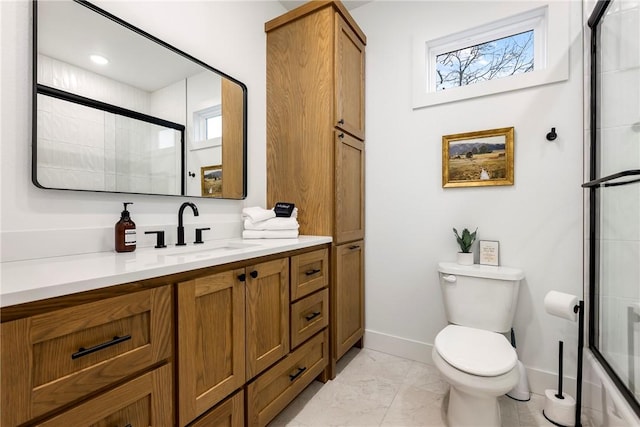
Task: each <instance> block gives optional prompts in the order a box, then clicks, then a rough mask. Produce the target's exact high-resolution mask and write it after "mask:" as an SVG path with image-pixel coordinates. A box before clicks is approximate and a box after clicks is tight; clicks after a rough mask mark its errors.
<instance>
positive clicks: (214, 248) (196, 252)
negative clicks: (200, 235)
mask: <svg viewBox="0 0 640 427" xmlns="http://www.w3.org/2000/svg"><path fill="white" fill-rule="evenodd" d="M258 246H260V245H259V244H257V243H242V242H222V243H220V244H218V245H216V244H207V245H206V246H204V247H200V248H193V247H185V248H175V249H173V250H172V251H171V252H170V253H165V254H163V255H165V256H170V257H181V256H192V257H195V258H207V257H210V256H211V255H218V254H220V253H221V252H222V253H223V252H229V251H237V250H241V249H249V248H255V247H258Z"/></svg>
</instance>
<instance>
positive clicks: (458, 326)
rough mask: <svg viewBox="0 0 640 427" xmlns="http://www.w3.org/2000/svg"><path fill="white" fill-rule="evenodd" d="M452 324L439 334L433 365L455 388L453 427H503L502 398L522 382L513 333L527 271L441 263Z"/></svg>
mask: <svg viewBox="0 0 640 427" xmlns="http://www.w3.org/2000/svg"><path fill="white" fill-rule="evenodd" d="M438 271H439V276H440V287H441V289H442V297H443V300H444V307H445V312H446V315H447V321H448V322H449V325H448V326H446V327H445V328H444V329H443V330H442V331H440V332H439V333H438V335H437V336H436V339H435V342H434V346H433V352H432V357H433V363H434V364H435V366H436V367H437V368H438V370H439V371H440V374H441V375H442V376H443V378H444V379H445V380H446V381H447V382H448V383H449V385H450V392H449V407H448V410H447V421H448V423H449V427H461V426H473V427H478V426H487V427H489V426H492V427H493V426H495V427H499V426H500V422H501V421H500V408H499V406H498V396H502V395H503V394H505V393H507V392H509V391H510V390H511V389H513V388H514V387H515V386H516V384H517V383H518V380H519V378H520V375H519V372H518V364H517V362H518V357H517V355H516V352H515V349H514V348H513V347H512V346H511V344H510V343H509V341H508V340H507V338H506V337H505V336H504V335H503V334H504V333H507V332H510V330H511V326H512V323H513V316H514V314H515V309H516V303H517V300H518V289H519V287H520V281H521V280H522V279H523V278H524V273H523V271H522V270H520V269H517V268H508V267H493V266H485V265H478V264H474V265H460V264H456V263H449V262H441V263H439V264H438Z"/></svg>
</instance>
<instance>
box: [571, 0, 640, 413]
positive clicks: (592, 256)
mask: <svg viewBox="0 0 640 427" xmlns="http://www.w3.org/2000/svg"><path fill="white" fill-rule="evenodd" d="M613 1H614V0H598V2H597V4H596V5H595V7H594V9H593V12H592V13H591V16H590V17H589V20H588V25H589V27H590V28H591V43H590V57H591V66H590V75H591V77H590V78H591V81H590V96H591V99H590V105H589V108H590V111H589V120H590V129H589V130H590V133H589V140H590V141H589V142H590V147H589V154H590V159H589V182H587V183H585V184H583V185H582V186H583V187H584V188H586V189H588V190H589V337H588V340H589V349H590V350H591V351H592V353H593V355H594V356H595V358H596V359H597V360H598V361H599V362H600V364H601V366H602V367H603V369H604V370H605V372H606V373H607V375H609V377H610V378H611V380H612V381H613V383H614V384H615V386H616V387H617V388H618V390H619V391H620V393H621V394H622V396H623V397H624V399H625V400H626V401H627V402H628V403H629V405H630V407H631V408H632V409H633V411H634V412H635V413H636V415H637V416H639V417H640V402H638V400H637V399H636V398H635V396H634V394H633V392H632V391H631V390H630V389H629V388H628V386H627V384H626V383H625V382H624V381H623V380H622V379H621V378H620V377H619V376H618V374H617V373H616V372H615V370H614V369H613V368H612V366H611V365H610V364H609V362H608V361H607V359H606V357H605V356H604V355H603V354H602V353H601V352H600V350H599V348H598V339H599V336H600V331H599V325H598V323H599V322H597V321H596V320H598V319H597V317H598V318H599V316H600V307H599V299H598V295H599V291H600V289H599V287H600V283H599V279H598V278H599V274H600V270H599V267H600V265H599V264H600V243H599V233H600V229H599V221H600V212H599V209H598V200H599V198H598V194H597V192H598V191H599V189H600V188H603V187H607V186H615V185H624V184H626V183H631V182H637V181H638V179H639V178H638V176H639V175H640V170H628V171H622V172H619V173H616V174H613V175H609V176H607V177H602V178H598V174H599V163H598V161H599V159H600V146H599V144H598V113H599V112H598V108H597V106H598V92H597V91H598V70H599V68H598V66H599V63H598V41H599V36H600V34H599V29H600V27H599V24H600V23H601V21H602V18H603V17H604V15H605V13H606V11H607V9H608V7H609V6H610V4H611V3H612V2H613ZM623 177H631V179H630V180H629V181H625V182H618V181H616V180H617V179H619V178H623Z"/></svg>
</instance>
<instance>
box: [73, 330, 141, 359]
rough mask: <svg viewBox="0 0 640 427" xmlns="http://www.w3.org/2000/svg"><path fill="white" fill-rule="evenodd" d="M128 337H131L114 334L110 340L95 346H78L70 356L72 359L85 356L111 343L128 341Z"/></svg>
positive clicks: (129, 336) (111, 344)
mask: <svg viewBox="0 0 640 427" xmlns="http://www.w3.org/2000/svg"><path fill="white" fill-rule="evenodd" d="M130 339H131V335H124V336H122V337H119V336H117V335H116V336H115V337H113V339H112V340H111V341H107V342H104V343H102V344H98V345H96V346H93V347H89V348H84V347H80V348H79V349H78V351H77V352H76V353H73V354H72V355H71V358H72V359H77V358H79V357H82V356H86V355H87V354H91V353H95V352H96V351H100V350H103V349H105V348H107V347H111V346H113V345H116V344H120V343H121V342H125V341H128V340H130Z"/></svg>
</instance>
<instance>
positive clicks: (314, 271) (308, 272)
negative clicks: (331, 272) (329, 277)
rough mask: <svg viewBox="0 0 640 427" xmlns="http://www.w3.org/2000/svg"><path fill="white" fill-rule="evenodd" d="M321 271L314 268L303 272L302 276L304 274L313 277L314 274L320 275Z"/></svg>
mask: <svg viewBox="0 0 640 427" xmlns="http://www.w3.org/2000/svg"><path fill="white" fill-rule="evenodd" d="M321 271H322V270H320V269H319V268H314V269H313V270H308V271H305V272H304V274H306V275H307V276H313V275H314V274H316V273H320V272H321Z"/></svg>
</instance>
